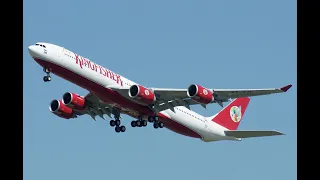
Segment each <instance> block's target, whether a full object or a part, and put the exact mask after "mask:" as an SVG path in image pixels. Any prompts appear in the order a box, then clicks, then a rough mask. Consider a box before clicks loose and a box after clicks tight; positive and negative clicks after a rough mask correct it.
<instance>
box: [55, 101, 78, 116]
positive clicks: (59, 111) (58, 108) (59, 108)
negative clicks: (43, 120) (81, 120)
mask: <svg viewBox="0 0 320 180" xmlns="http://www.w3.org/2000/svg"><path fill="white" fill-rule="evenodd" d="M49 110H50V111H51V112H52V113H53V114H55V115H57V116H59V117H62V118H65V119H70V118H72V116H73V110H72V109H71V108H69V107H68V106H66V105H64V104H63V103H62V101H61V100H59V101H58V100H53V101H51V103H50V106H49Z"/></svg>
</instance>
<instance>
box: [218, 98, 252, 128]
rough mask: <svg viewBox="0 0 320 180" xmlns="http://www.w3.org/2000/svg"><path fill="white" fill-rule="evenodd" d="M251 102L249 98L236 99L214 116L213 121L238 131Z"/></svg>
mask: <svg viewBox="0 0 320 180" xmlns="http://www.w3.org/2000/svg"><path fill="white" fill-rule="evenodd" d="M249 102H250V98H248V97H245V98H237V99H235V100H234V101H232V102H231V103H230V104H228V105H227V106H226V107H225V108H223V109H222V110H221V111H220V112H219V113H218V114H217V115H216V116H214V117H213V119H212V121H213V122H215V123H217V124H219V125H221V126H223V127H225V128H227V129H229V130H236V129H238V126H239V124H240V121H241V119H242V117H243V115H244V112H245V111H246V109H247V106H248V104H249Z"/></svg>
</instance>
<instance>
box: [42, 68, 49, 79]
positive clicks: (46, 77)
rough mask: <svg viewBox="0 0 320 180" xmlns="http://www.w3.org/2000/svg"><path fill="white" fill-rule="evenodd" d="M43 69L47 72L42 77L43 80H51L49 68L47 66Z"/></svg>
mask: <svg viewBox="0 0 320 180" xmlns="http://www.w3.org/2000/svg"><path fill="white" fill-rule="evenodd" d="M43 71H44V72H45V73H47V75H46V76H44V77H43V81H44V82H48V81H51V76H50V70H49V69H48V68H43Z"/></svg>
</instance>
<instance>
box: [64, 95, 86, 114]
mask: <svg viewBox="0 0 320 180" xmlns="http://www.w3.org/2000/svg"><path fill="white" fill-rule="evenodd" d="M85 101H86V100H85V99H84V98H83V97H81V96H79V95H78V94H75V93H70V92H66V93H64V94H63V96H62V103H63V104H64V105H66V106H68V107H70V108H72V109H75V110H83V109H84V108H85Z"/></svg>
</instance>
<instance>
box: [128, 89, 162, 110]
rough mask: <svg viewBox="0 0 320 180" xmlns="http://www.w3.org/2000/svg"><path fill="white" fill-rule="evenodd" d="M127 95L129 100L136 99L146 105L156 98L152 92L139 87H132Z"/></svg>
mask: <svg viewBox="0 0 320 180" xmlns="http://www.w3.org/2000/svg"><path fill="white" fill-rule="evenodd" d="M128 94H129V96H130V97H131V98H134V99H137V100H139V101H141V102H143V103H145V104H147V105H149V104H152V103H154V102H155V101H156V96H155V95H154V93H153V91H151V90H150V89H148V88H146V87H143V86H140V85H136V84H135V85H132V86H131V87H130V88H129V92H128Z"/></svg>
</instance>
